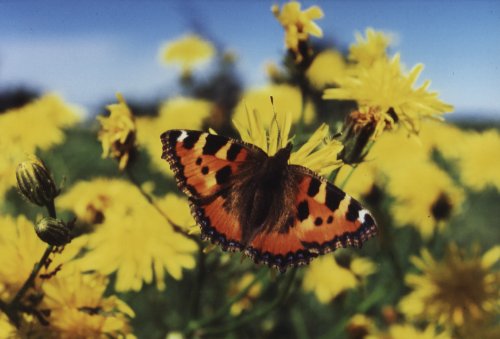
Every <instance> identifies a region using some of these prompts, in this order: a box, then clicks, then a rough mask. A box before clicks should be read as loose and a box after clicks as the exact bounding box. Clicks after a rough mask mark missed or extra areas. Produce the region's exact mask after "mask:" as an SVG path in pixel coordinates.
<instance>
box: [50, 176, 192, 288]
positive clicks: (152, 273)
mask: <svg viewBox="0 0 500 339" xmlns="http://www.w3.org/2000/svg"><path fill="white" fill-rule="evenodd" d="M102 187H106V191H105V192H103V190H102ZM58 200H59V204H60V206H61V207H65V208H74V211H75V213H76V214H77V216H79V215H83V216H85V215H86V214H87V213H88V211H87V210H88V209H91V210H93V213H95V211H94V210H95V208H96V206H99V207H100V208H101V210H100V211H99V213H100V215H101V219H102V222H101V223H100V224H99V225H98V226H97V227H96V229H95V231H94V232H93V233H92V234H90V235H89V242H88V244H87V249H88V250H89V251H88V253H86V255H85V256H83V257H82V258H80V259H79V260H78V265H79V266H78V267H79V268H80V269H81V270H82V271H87V270H93V271H97V272H99V273H101V274H104V275H107V274H111V273H113V272H116V274H117V277H116V283H115V289H116V290H117V291H128V290H135V291H139V290H140V289H141V288H142V285H143V283H152V282H153V278H154V279H155V281H156V286H157V288H158V289H164V288H165V281H164V280H165V270H166V271H167V272H168V273H169V274H170V275H171V276H172V277H173V278H174V279H180V278H181V277H182V269H183V268H187V269H189V268H193V267H194V265H195V260H194V258H193V256H192V255H193V253H194V252H195V251H196V249H197V246H196V244H195V243H194V242H193V241H192V240H190V239H188V238H186V237H185V236H183V235H181V234H179V233H176V232H174V230H173V228H172V225H170V224H169V223H168V222H167V220H166V219H165V218H164V216H163V215H162V214H160V213H159V212H158V211H157V210H156V209H155V208H154V207H153V206H151V205H150V204H149V203H148V202H147V201H146V200H145V199H144V197H143V196H142V194H141V193H140V191H139V190H138V189H137V188H136V187H135V186H133V185H132V184H130V183H128V182H126V181H123V180H106V179H94V180H93V181H89V182H80V183H78V184H77V185H75V186H74V187H73V188H72V189H71V190H70V191H69V192H68V193H66V194H65V195H64V196H62V197H61V198H60V199H58ZM124 244H127V246H124Z"/></svg>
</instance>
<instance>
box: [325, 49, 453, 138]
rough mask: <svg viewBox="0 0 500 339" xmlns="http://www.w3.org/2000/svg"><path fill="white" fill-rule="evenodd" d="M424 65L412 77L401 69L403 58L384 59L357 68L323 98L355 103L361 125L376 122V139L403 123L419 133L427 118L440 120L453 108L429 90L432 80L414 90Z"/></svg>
mask: <svg viewBox="0 0 500 339" xmlns="http://www.w3.org/2000/svg"><path fill="white" fill-rule="evenodd" d="M422 70H423V65H422V64H418V65H416V66H415V67H414V68H413V69H412V70H411V71H410V72H409V73H408V74H404V73H403V71H402V70H401V65H400V60H399V55H398V54H397V55H396V56H394V57H393V58H392V59H390V60H388V59H386V58H380V59H378V60H375V61H374V62H373V64H372V65H371V66H369V67H357V68H355V69H354V70H353V72H352V74H351V75H348V76H345V77H343V78H342V79H341V81H340V82H339V88H330V89H327V90H325V92H324V95H323V98H325V99H338V100H355V101H356V102H357V103H358V105H359V107H360V111H359V114H358V118H359V119H360V121H361V123H363V124H365V122H366V121H373V122H374V132H373V137H372V138H376V137H377V136H378V135H380V133H381V132H382V131H384V130H385V129H391V128H392V127H393V126H394V125H395V124H401V125H403V126H404V127H405V128H406V129H408V130H409V131H410V132H413V133H418V131H419V130H420V122H421V120H422V118H424V117H433V118H435V117H438V116H439V115H440V114H443V113H446V112H451V111H452V109H453V107H452V106H451V105H448V104H446V103H444V102H442V101H441V100H439V99H438V94H437V93H436V92H429V91H427V89H428V87H429V85H430V81H425V82H424V83H423V84H422V85H421V86H419V87H417V88H414V85H415V82H416V81H417V78H418V76H419V75H420V73H421V72H422Z"/></svg>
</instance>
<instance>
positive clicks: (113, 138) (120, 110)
mask: <svg viewBox="0 0 500 339" xmlns="http://www.w3.org/2000/svg"><path fill="white" fill-rule="evenodd" d="M116 98H117V99H118V103H117V104H112V105H108V106H107V108H108V110H109V112H110V115H109V117H103V116H99V117H97V120H99V122H100V123H101V130H100V131H99V136H98V137H99V140H100V141H101V143H102V157H103V158H106V157H108V156H109V157H111V158H114V159H117V160H118V161H119V165H118V167H119V168H120V170H124V169H125V167H126V166H127V162H128V159H129V156H130V152H131V151H132V149H133V148H134V146H135V133H136V129H135V122H134V117H133V115H132V112H131V111H130V108H129V107H128V106H127V103H126V102H125V99H124V98H123V96H122V95H121V94H120V93H117V94H116Z"/></svg>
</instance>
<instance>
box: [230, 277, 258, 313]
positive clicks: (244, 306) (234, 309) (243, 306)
mask: <svg viewBox="0 0 500 339" xmlns="http://www.w3.org/2000/svg"><path fill="white" fill-rule="evenodd" d="M254 279H255V275H254V274H252V273H245V274H244V275H243V276H242V277H241V278H240V279H239V280H238V281H237V282H235V283H233V284H232V285H231V286H230V287H229V291H228V293H229V297H230V298H231V297H234V296H235V295H237V294H238V293H240V292H241V291H242V290H243V289H245V288H246V287H247V286H248V285H249V284H250V283H251V282H252V281H253V280H254ZM261 291H262V283H261V282H256V283H255V284H254V285H253V286H252V287H250V289H249V290H248V292H247V294H246V295H245V296H244V297H243V298H241V299H240V300H238V301H237V302H235V303H234V304H232V305H231V310H230V312H231V315H233V316H238V315H240V314H241V312H243V311H244V310H248V309H250V308H251V307H252V304H253V301H254V300H255V299H256V298H257V297H258V296H259V295H260V293H261Z"/></svg>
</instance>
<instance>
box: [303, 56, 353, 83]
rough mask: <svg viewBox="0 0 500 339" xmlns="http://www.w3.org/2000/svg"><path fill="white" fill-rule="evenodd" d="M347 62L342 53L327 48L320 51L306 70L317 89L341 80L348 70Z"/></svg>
mask: <svg viewBox="0 0 500 339" xmlns="http://www.w3.org/2000/svg"><path fill="white" fill-rule="evenodd" d="M346 67H347V66H346V63H345V61H344V57H343V56H342V54H341V53H339V52H337V51H335V50H326V51H323V52H321V53H319V54H318V55H317V56H316V57H315V58H314V60H313V62H312V64H311V66H309V68H308V69H307V71H306V76H307V78H308V79H309V82H310V83H311V84H312V85H313V86H314V87H316V88H317V89H320V90H322V89H324V88H325V87H326V86H328V85H334V84H337V83H338V82H339V79H341V78H342V77H343V76H344V74H345V71H346Z"/></svg>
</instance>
